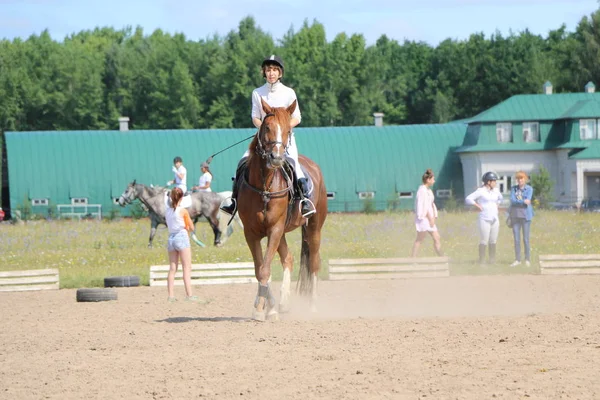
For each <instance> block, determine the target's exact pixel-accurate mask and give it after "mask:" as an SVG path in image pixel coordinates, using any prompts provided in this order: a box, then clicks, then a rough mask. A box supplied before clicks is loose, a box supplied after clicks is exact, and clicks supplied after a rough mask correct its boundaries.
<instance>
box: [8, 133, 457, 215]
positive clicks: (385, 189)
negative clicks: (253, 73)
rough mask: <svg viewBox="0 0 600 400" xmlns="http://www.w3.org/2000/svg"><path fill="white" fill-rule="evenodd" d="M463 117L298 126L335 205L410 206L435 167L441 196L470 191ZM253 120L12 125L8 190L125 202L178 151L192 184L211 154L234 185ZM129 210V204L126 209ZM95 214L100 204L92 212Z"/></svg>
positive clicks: (84, 208) (74, 206)
mask: <svg viewBox="0 0 600 400" xmlns="http://www.w3.org/2000/svg"><path fill="white" fill-rule="evenodd" d="M464 130H465V125H464V124H440V125H410V126H380V127H378V126H363V127H329V128H296V129H295V134H296V137H297V143H298V147H299V149H300V153H301V154H305V155H307V156H308V157H310V158H312V159H313V160H315V161H316V162H317V163H318V164H319V165H320V166H321V168H322V170H323V174H324V176H325V184H326V186H327V190H328V195H329V202H328V204H329V207H328V208H329V211H332V212H356V211H362V210H363V209H364V208H365V206H366V204H365V202H369V203H370V205H371V206H372V207H374V208H375V209H377V210H385V209H390V208H391V209H412V208H413V204H414V198H413V196H414V194H415V193H416V190H417V188H418V186H419V185H420V183H421V176H422V175H423V173H424V172H425V170H426V169H427V168H431V169H433V170H434V171H436V173H437V183H436V189H438V197H440V202H443V200H444V198H445V197H448V196H450V194H451V193H454V194H455V195H457V196H460V197H462V195H463V188H462V171H461V164H460V158H459V155H458V154H457V153H455V152H454V150H455V149H457V148H458V147H459V146H460V145H461V143H462V142H463V137H464ZM254 131H255V130H253V129H212V130H211V129H207V130H128V129H127V128H126V127H125V128H124V129H123V130H111V131H49V132H6V133H5V134H4V136H5V141H6V149H7V156H8V157H7V167H8V182H9V193H10V195H9V199H3V203H4V206H5V207H7V208H10V209H13V210H14V209H18V208H19V207H22V206H23V205H24V204H25V203H27V202H30V203H31V205H32V211H33V212H35V213H37V214H46V213H48V210H49V209H53V208H54V207H55V206H58V205H60V207H61V210H62V211H61V213H66V214H68V213H69V212H75V213H87V212H90V213H92V212H95V211H96V210H100V211H101V213H102V214H104V215H106V214H107V213H108V212H111V210H117V209H118V210H120V211H121V209H120V208H119V206H118V205H116V200H117V199H118V197H119V196H120V195H121V193H122V192H123V191H124V190H125V188H126V187H127V184H128V183H129V182H131V181H133V180H134V179H136V180H137V182H139V183H144V184H147V185H150V184H153V185H163V186H164V185H165V183H166V182H167V181H168V180H170V179H173V174H172V172H171V166H172V165H173V158H174V157H175V156H180V157H182V158H183V164H184V165H185V166H186V168H187V171H188V179H187V184H188V187H192V186H194V185H195V184H197V182H198V178H199V177H200V175H201V173H200V164H201V163H202V162H203V161H205V160H206V159H207V158H208V157H209V156H211V155H213V154H215V153H217V152H219V151H221V150H223V149H225V148H227V147H228V146H231V145H232V144H235V143H236V142H240V141H242V143H240V144H239V145H237V146H234V147H232V148H231V149H229V150H226V151H224V152H222V153H220V154H218V155H216V156H215V157H214V159H213V161H212V162H211V164H210V168H211V172H212V173H213V183H212V189H213V190H214V191H226V190H231V176H232V175H233V174H234V172H235V167H236V165H237V163H238V160H239V159H240V158H241V156H242V154H243V153H244V151H245V150H246V148H247V146H248V144H249V142H250V140H245V141H244V139H248V138H250V137H251V136H252V135H253V133H254ZM122 211H123V214H124V215H127V209H125V210H122ZM94 215H95V214H94Z"/></svg>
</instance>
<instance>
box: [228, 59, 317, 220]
mask: <svg viewBox="0 0 600 400" xmlns="http://www.w3.org/2000/svg"><path fill="white" fill-rule="evenodd" d="M261 69H262V74H263V77H264V78H265V80H266V83H265V84H264V85H263V86H261V87H259V88H256V89H254V91H253V92H252V112H251V117H252V123H253V124H254V126H255V127H256V128H257V129H260V126H261V124H262V121H263V119H264V118H265V115H266V114H265V111H264V110H263V109H262V105H261V98H262V99H263V100H265V102H266V103H267V104H268V105H269V106H271V107H288V106H289V105H290V104H292V103H293V102H294V101H296V109H295V110H294V113H293V114H292V119H291V121H290V128H292V129H293V128H294V127H295V126H297V125H298V124H299V123H300V121H301V120H302V116H301V114H300V107H299V106H298V99H297V98H296V92H295V91H294V89H292V88H290V87H287V86H285V85H284V84H283V83H281V78H282V77H283V72H284V66H283V60H282V59H281V57H279V56H276V55H271V56H269V57H267V58H265V59H264V60H263V62H262V65H261ZM246 157H248V151H246V152H245V153H244V155H243V157H242V160H240V164H238V169H239V166H240V165H242V164H243V161H244V159H245V158H246ZM286 159H287V160H288V161H289V162H290V164H292V166H293V167H294V172H295V174H296V178H297V180H298V186H300V189H301V197H302V200H301V213H302V216H304V217H306V218H308V217H310V216H311V215H313V214H314V213H315V212H316V210H315V207H314V205H313V204H312V202H311V201H310V199H308V198H307V197H308V182H307V180H306V177H305V176H304V172H303V171H302V168H301V167H300V163H299V162H298V148H297V147H296V137H295V135H294V132H293V131H292V132H290V136H289V143H288V148H287V150H286ZM238 175H239V174H238V173H236V179H237V176H238ZM232 192H233V193H232V195H231V200H232V202H231V204H230V205H229V206H223V207H221V210H223V211H224V212H226V213H228V214H231V215H233V213H234V212H235V210H236V208H237V205H236V200H237V184H236V181H235V180H234V183H233V190H232Z"/></svg>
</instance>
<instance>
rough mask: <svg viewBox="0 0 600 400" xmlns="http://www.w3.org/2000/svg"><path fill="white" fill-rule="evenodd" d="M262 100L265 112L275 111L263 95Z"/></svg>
mask: <svg viewBox="0 0 600 400" xmlns="http://www.w3.org/2000/svg"><path fill="white" fill-rule="evenodd" d="M260 102H261V104H262V109H263V111H264V112H265V114H272V113H273V109H272V108H271V106H270V105H268V104H267V102H266V101H265V99H263V98H262V97H261V98H260Z"/></svg>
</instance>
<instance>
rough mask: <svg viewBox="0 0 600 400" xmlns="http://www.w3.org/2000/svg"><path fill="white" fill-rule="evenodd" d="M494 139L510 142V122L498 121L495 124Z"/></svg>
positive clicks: (499, 141)
mask: <svg viewBox="0 0 600 400" xmlns="http://www.w3.org/2000/svg"><path fill="white" fill-rule="evenodd" d="M496 139H497V140H498V143H510V142H512V124H511V123H510V122H498V123H497V124H496Z"/></svg>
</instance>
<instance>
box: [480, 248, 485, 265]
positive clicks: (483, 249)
mask: <svg viewBox="0 0 600 400" xmlns="http://www.w3.org/2000/svg"><path fill="white" fill-rule="evenodd" d="M485 247H486V246H485V244H480V245H479V264H485Z"/></svg>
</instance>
